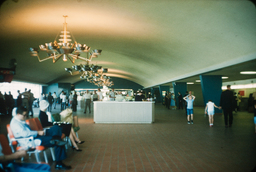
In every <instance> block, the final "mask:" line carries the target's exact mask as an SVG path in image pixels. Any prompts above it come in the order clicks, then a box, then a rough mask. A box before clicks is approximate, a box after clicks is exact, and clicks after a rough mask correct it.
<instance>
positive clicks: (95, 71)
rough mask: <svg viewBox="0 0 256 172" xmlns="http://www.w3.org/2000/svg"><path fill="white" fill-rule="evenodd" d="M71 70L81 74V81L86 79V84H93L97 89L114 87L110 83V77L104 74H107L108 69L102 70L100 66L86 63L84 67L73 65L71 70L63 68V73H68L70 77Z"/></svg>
mask: <svg viewBox="0 0 256 172" xmlns="http://www.w3.org/2000/svg"><path fill="white" fill-rule="evenodd" d="M72 69H73V70H75V71H79V73H81V75H80V78H81V79H86V80H87V82H90V83H93V84H95V85H97V86H98V87H100V86H107V87H111V86H112V85H114V83H113V81H110V77H109V76H107V75H105V74H104V73H107V72H108V69H107V68H102V66H98V65H94V64H92V65H89V63H88V62H87V64H86V65H83V64H80V65H74V66H72V68H65V71H67V72H69V73H70V74H71V75H72Z"/></svg>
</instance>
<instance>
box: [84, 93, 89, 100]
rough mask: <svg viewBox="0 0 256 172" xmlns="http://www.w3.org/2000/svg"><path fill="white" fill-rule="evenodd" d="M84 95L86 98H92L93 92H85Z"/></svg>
mask: <svg viewBox="0 0 256 172" xmlns="http://www.w3.org/2000/svg"><path fill="white" fill-rule="evenodd" d="M83 97H84V98H85V99H91V94H90V93H85V94H84V96H83Z"/></svg>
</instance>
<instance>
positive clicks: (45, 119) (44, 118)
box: [39, 100, 84, 151]
mask: <svg viewBox="0 0 256 172" xmlns="http://www.w3.org/2000/svg"><path fill="white" fill-rule="evenodd" d="M39 104H40V113H39V119H40V121H41V124H42V126H43V127H44V128H45V127H50V126H52V125H53V123H52V122H50V121H51V115H49V116H50V117H49V116H48V115H47V113H46V110H47V108H48V106H49V103H48V102H47V101H46V100H41V101H40V103H39ZM60 127H61V128H62V133H64V134H65V135H66V136H69V138H70V140H71V142H72V144H73V149H74V150H76V151H82V150H81V149H79V148H78V146H77V144H76V143H79V144H82V143H84V141H80V140H79V139H78V138H77V137H76V134H75V132H74V130H73V128H72V124H61V125H60Z"/></svg>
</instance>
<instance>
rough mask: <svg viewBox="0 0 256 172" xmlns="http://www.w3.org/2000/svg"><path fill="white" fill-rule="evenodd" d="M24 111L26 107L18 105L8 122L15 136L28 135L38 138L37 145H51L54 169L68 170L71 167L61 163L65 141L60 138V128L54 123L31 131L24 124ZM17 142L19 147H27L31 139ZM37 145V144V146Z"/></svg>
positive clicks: (23, 136)
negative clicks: (53, 152)
mask: <svg viewBox="0 0 256 172" xmlns="http://www.w3.org/2000/svg"><path fill="white" fill-rule="evenodd" d="M26 111H27V109H26V108H25V107H23V106H20V107H18V108H17V110H16V115H15V116H14V117H13V118H12V120H11V122H10V127H11V130H12V132H13V135H14V137H15V138H26V137H28V136H33V138H34V139H36V140H38V143H39V145H42V146H46V147H53V146H54V151H55V157H56V165H55V169H62V170H68V169H71V167H70V166H66V165H65V164H63V162H62V160H64V159H66V157H67V155H66V151H65V147H64V145H65V144H66V142H64V141H63V140H61V135H62V132H61V129H60V127H59V126H58V125H54V126H52V127H51V128H49V129H46V130H45V131H44V130H42V131H33V130H31V129H30V127H29V126H28V125H27V124H26V122H25V119H26ZM19 144H20V146H21V147H25V148H28V147H29V146H30V145H32V143H31V140H29V139H24V140H20V141H19ZM39 145H37V146H39Z"/></svg>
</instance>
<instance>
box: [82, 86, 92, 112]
mask: <svg viewBox="0 0 256 172" xmlns="http://www.w3.org/2000/svg"><path fill="white" fill-rule="evenodd" d="M83 97H84V99H85V109H84V113H86V110H87V107H89V113H91V94H90V93H89V91H88V90H86V93H85V94H84V96H83Z"/></svg>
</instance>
